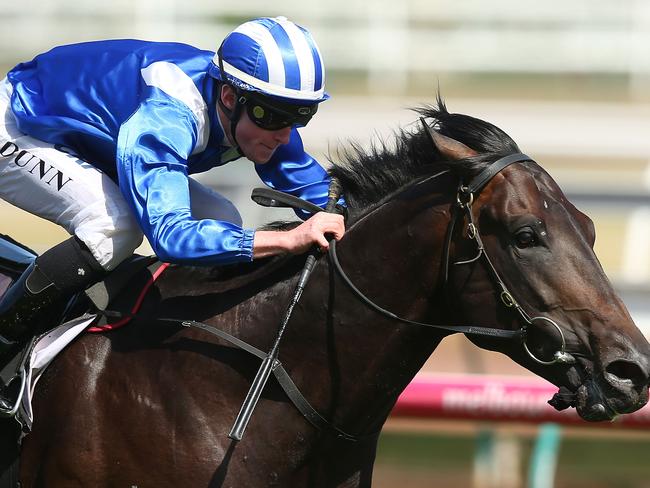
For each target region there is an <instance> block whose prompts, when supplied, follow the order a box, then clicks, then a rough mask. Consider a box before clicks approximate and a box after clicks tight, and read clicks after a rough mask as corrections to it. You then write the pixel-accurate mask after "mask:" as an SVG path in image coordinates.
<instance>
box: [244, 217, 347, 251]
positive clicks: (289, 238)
mask: <svg viewBox="0 0 650 488" xmlns="http://www.w3.org/2000/svg"><path fill="white" fill-rule="evenodd" d="M344 233H345V224H344V221H343V216H342V215H339V214H333V213H328V212H319V213H317V214H314V215H313V216H312V217H310V218H309V219H308V220H306V221H305V222H303V223H302V224H300V225H299V226H298V227H295V228H293V229H291V230H288V231H257V232H256V233H255V240H254V242H253V258H261V257H266V256H273V255H275V254H281V253H285V252H290V253H292V254H301V253H303V252H306V251H307V250H309V249H310V248H311V247H312V246H313V245H317V246H318V247H319V249H320V250H321V251H326V250H327V249H328V248H329V242H328V237H330V236H331V237H333V238H334V239H336V240H337V241H338V240H339V239H341V237H343V234H344ZM326 234H329V235H328V237H326Z"/></svg>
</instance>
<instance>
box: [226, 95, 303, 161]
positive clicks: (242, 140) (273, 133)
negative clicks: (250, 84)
mask: <svg viewBox="0 0 650 488" xmlns="http://www.w3.org/2000/svg"><path fill="white" fill-rule="evenodd" d="M235 96H236V95H235V92H234V90H233V89H232V88H231V87H230V86H228V85H224V86H223V88H222V92H221V99H222V101H223V103H224V105H225V106H226V107H227V108H228V109H229V110H233V109H234V107H235V103H236V102H235ZM217 109H218V110H219V115H220V119H221V123H222V125H223V127H224V129H225V132H226V136H227V137H228V140H229V141H230V143H231V144H234V143H235V141H233V140H232V134H231V131H230V120H228V117H225V116H222V112H221V109H220V108H219V107H217ZM236 131H237V142H238V143H239V149H240V150H241V152H242V154H243V155H244V156H246V158H248V159H250V160H251V161H253V162H254V163H257V164H264V163H267V162H268V161H269V159H271V156H273V153H274V152H275V150H276V149H277V148H278V147H279V146H281V145H282V144H287V143H288V142H289V138H290V136H291V127H284V128H282V129H278V130H266V129H262V128H260V127H258V126H257V125H256V124H255V123H254V122H253V121H252V120H251V119H250V117H249V115H248V113H247V111H246V110H242V113H241V116H240V118H239V122H238V123H237V128H236Z"/></svg>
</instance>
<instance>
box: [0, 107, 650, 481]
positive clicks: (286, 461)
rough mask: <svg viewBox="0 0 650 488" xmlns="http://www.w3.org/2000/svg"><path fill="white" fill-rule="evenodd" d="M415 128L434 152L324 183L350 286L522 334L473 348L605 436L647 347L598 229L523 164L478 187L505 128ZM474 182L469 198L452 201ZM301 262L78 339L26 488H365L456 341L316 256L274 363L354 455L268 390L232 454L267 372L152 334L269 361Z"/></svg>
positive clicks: (505, 152) (172, 280) (340, 173)
mask: <svg viewBox="0 0 650 488" xmlns="http://www.w3.org/2000/svg"><path fill="white" fill-rule="evenodd" d="M421 115H423V117H424V118H425V120H426V121H427V123H428V124H429V125H430V126H432V127H433V128H434V129H435V130H434V131H433V132H432V133H431V132H430V130H429V128H428V127H427V128H424V127H423V128H422V129H419V130H412V131H401V132H400V133H399V134H397V136H396V141H395V144H392V145H390V146H388V145H386V146H383V145H378V146H376V147H374V148H373V149H371V150H369V151H364V150H362V149H352V150H350V152H349V154H348V155H347V157H346V158H345V159H346V161H345V162H344V163H341V164H337V165H335V167H334V168H333V169H332V173H333V174H334V175H335V176H336V177H337V178H338V179H339V180H340V181H341V183H342V186H343V191H344V195H345V198H346V200H347V204H348V209H349V218H348V230H347V233H346V235H345V236H344V237H343V239H342V240H341V241H340V242H339V243H338V244H337V246H336V248H337V253H338V259H339V261H340V266H341V268H342V269H343V270H344V272H345V273H346V275H347V277H348V279H349V280H350V281H351V282H352V283H353V284H354V285H355V286H356V287H357V288H358V289H359V290H360V292H361V293H362V294H363V295H364V296H365V297H367V298H368V299H370V300H371V301H372V302H373V303H375V304H376V305H377V306H378V307H381V308H384V309H387V310H390V311H391V312H392V313H394V314H395V315H396V316H399V317H402V318H404V319H408V320H412V321H418V322H426V323H433V324H441V325H446V326H452V327H455V326H462V325H469V326H472V327H489V328H496V329H500V330H504V331H518V330H520V329H521V327H522V325H523V324H522V323H527V325H528V327H527V334H526V336H525V337H522V338H521V339H514V338H511V339H507V338H502V337H491V336H480V335H478V336H476V335H470V337H471V338H472V340H473V341H474V342H475V343H476V344H477V345H478V346H480V347H484V348H488V349H491V350H496V351H500V352H502V353H504V354H507V355H508V356H509V357H511V358H512V359H513V360H514V361H516V362H517V363H519V364H521V365H523V366H524V367H526V368H528V369H529V370H531V371H533V372H534V373H536V374H538V375H540V376H543V377H544V378H546V379H548V380H549V381H551V382H553V383H554V384H555V385H557V386H558V387H559V389H560V390H559V393H558V394H557V395H556V396H555V397H554V398H553V404H554V406H556V408H567V407H569V406H574V407H575V408H576V409H577V410H578V413H579V414H580V415H581V416H582V417H583V418H585V419H586V420H592V421H597V420H608V419H612V418H614V417H615V416H617V415H619V414H624V413H628V412H632V411H634V410H637V409H638V408H640V407H642V406H643V405H644V404H645V403H646V401H647V398H648V386H647V385H648V374H649V358H650V346H649V344H648V342H647V341H646V339H645V338H644V337H643V335H642V334H641V333H640V332H639V330H638V329H637V328H636V327H635V325H634V323H633V322H632V320H631V318H630V316H629V314H628V312H627V310H626V308H625V306H624V305H623V303H622V302H621V300H620V299H619V298H618V297H617V295H616V293H615V292H614V290H613V289H612V286H611V284H610V283H609V281H608V279H607V278H606V276H605V274H604V272H603V270H602V268H601V266H600V264H599V262H598V260H597V258H596V256H595V255H594V253H593V250H592V247H593V243H594V239H595V236H594V228H593V225H592V223H591V221H590V220H589V218H588V217H587V216H585V215H584V214H582V213H581V212H579V211H578V210H577V209H576V208H575V207H574V206H573V205H572V204H571V203H570V202H569V201H568V200H567V199H566V197H565V196H564V194H563V193H562V191H561V190H560V188H558V186H557V184H556V183H555V182H554V181H553V179H552V178H551V177H550V176H549V175H548V174H547V173H546V172H545V171H544V170H543V169H542V168H541V167H540V166H538V165H537V164H536V163H535V162H533V161H531V160H529V159H523V160H518V161H517V162H515V163H514V164H509V165H507V166H505V167H502V168H499V170H498V171H494V173H493V174H489V173H485V172H484V171H485V170H486V168H493V167H494V166H493V164H494V163H495V161H497V160H499V161H502V160H503V157H508V156H509V155H511V154H515V153H519V152H520V151H519V148H518V147H517V145H516V144H515V143H514V142H513V141H512V140H511V139H510V137H508V136H507V135H506V134H505V133H504V132H503V131H501V130H500V129H498V128H497V127H495V126H493V125H491V124H489V123H487V122H484V121H481V120H477V119H475V118H472V117H469V116H466V115H460V114H450V113H448V112H447V110H446V108H445V107H444V105H443V104H442V102H439V103H438V106H437V107H427V108H424V109H422V110H421ZM488 171H490V170H488ZM479 174H480V175H483V176H481V179H483V180H485V181H482V185H481V186H480V188H478V187H477V191H476V192H474V193H471V195H470V194H469V193H468V192H467V191H465V190H467V188H466V187H462V186H461V189H460V191H459V181H463V182H464V184H467V182H471V181H475V179H474V178H475V177H476V176H477V175H479ZM485 175H487V177H485V178H484V176H485ZM463 188H464V189H463ZM459 209H460V210H459ZM452 220H453V221H454V222H455V225H454V226H452V225H451V222H452ZM477 235H478V236H480V238H479V239H477V238H476V236H477ZM304 261H305V257H304V256H293V257H285V258H279V259H275V260H272V261H271V262H267V263H263V264H262V265H260V264H257V265H254V266H253V265H251V266H249V267H245V269H244V271H245V272H244V273H243V274H238V272H239V271H241V270H240V269H239V268H233V269H229V268H227V269H207V268H194V267H186V266H173V267H171V268H170V269H169V270H168V271H166V273H165V274H163V275H162V277H161V278H160V280H159V281H158V282H157V283H156V284H155V286H154V288H153V289H152V291H151V292H150V293H149V294H148V295H147V298H146V300H145V302H144V305H143V309H142V311H141V312H140V316H139V318H138V320H137V321H136V322H135V323H133V324H132V325H130V326H127V327H125V328H122V329H120V330H117V331H114V332H111V333H107V334H102V335H97V334H87V335H84V336H82V337H80V338H79V339H77V340H76V341H75V342H74V343H73V344H71V345H70V346H69V347H68V349H66V350H65V351H64V353H63V354H62V355H61V356H60V357H59V358H57V360H56V361H55V362H54V363H53V364H52V365H51V366H50V368H49V369H48V371H47V372H46V374H45V376H44V377H43V379H42V380H41V383H40V384H39V388H38V390H37V393H36V396H35V399H34V411H35V423H34V425H33V431H32V432H31V433H30V434H29V435H28V436H27V437H26V438H25V439H24V440H23V444H22V448H21V452H20V479H21V483H22V484H21V486H22V487H23V488H28V487H35V486H52V487H71V486H83V487H91V486H92V487H104V486H106V487H112V486H116V487H118V486H119V487H133V486H137V487H149V486H151V487H157V488H161V487H208V486H210V487H221V486H223V487H267V486H278V487H367V486H370V485H371V479H372V467H373V461H374V457H375V450H376V444H377V436H378V434H377V433H378V432H379V430H380V429H381V427H382V425H383V424H384V422H385V420H386V418H387V416H388V415H389V413H390V411H391V408H392V406H393V405H394V403H395V401H396V400H397V397H398V395H399V394H400V392H401V391H402V390H403V389H404V388H405V387H406V385H407V384H408V383H409V381H410V380H411V379H412V378H413V376H414V375H415V374H416V373H417V371H418V370H419V369H420V367H421V366H422V365H423V363H424V362H425V361H426V359H427V358H428V357H429V356H430V355H431V353H432V352H433V351H434V350H435V348H436V346H437V345H438V344H439V343H440V341H441V340H442V339H443V338H444V337H445V336H446V335H447V334H449V333H450V332H449V331H447V330H442V329H436V328H430V327H423V326H416V325H412V324H405V323H403V322H400V321H397V320H395V319H394V318H391V317H390V316H387V315H385V314H382V313H380V312H378V310H377V309H376V308H373V307H372V306H369V305H368V304H367V303H364V302H362V299H361V298H360V297H359V296H358V295H357V294H355V293H354V292H353V291H352V289H351V288H350V287H349V286H347V285H346V284H345V283H344V280H343V278H342V277H341V275H340V274H339V273H337V272H336V270H335V269H334V268H333V267H332V266H331V265H330V260H328V258H327V256H324V255H323V256H321V257H320V258H319V260H318V262H317V264H316V267H315V269H314V272H313V275H312V277H311V280H310V282H309V284H308V286H307V288H306V290H305V292H304V294H303V296H302V298H301V300H300V302H299V303H298V305H297V307H296V309H295V311H294V314H293V316H292V318H291V320H290V322H289V325H288V328H287V331H286V334H285V337H284V339H283V342H282V345H281V347H280V356H279V359H280V361H281V362H282V364H283V365H284V367H285V368H286V370H287V371H288V373H289V374H290V376H291V377H292V379H293V381H294V382H295V384H296V385H298V387H299V388H300V390H301V391H302V394H303V395H304V396H305V397H306V398H307V399H308V400H309V402H311V404H312V405H313V406H314V408H315V409H316V410H317V411H318V412H320V413H321V415H322V416H323V417H325V418H327V419H328V420H329V421H330V422H331V423H332V424H333V425H335V426H336V427H337V428H339V429H341V430H343V431H345V432H348V433H351V434H354V435H356V436H359V437H360V439H359V440H358V441H356V442H353V441H350V440H346V439H342V438H340V437H337V436H334V435H332V434H331V433H330V432H327V431H319V430H317V429H315V428H314V427H313V426H312V425H311V424H310V423H308V422H307V421H306V420H305V418H304V417H303V416H302V415H301V414H300V413H299V412H298V410H297V409H296V408H295V407H294V406H293V404H292V403H291V402H290V401H289V400H288V399H287V396H286V395H285V394H284V392H283V390H282V389H281V388H280V386H279V385H278V383H276V382H275V381H271V382H269V383H268V385H267V387H266V389H265V390H264V393H263V395H262V398H261V400H260V402H259V404H258V405H257V408H256V410H255V412H254V415H253V417H252V420H251V423H250V425H249V426H248V429H247V431H246V435H245V436H244V438H243V440H242V441H241V442H239V443H235V442H234V441H231V440H230V439H228V432H229V429H230V427H231V425H232V422H233V419H234V418H235V416H236V414H237V412H238V410H239V407H240V405H241V403H242V400H243V398H244V396H245V395H246V392H247V391H248V388H249V386H250V384H251V380H252V378H253V376H254V375H255V372H256V370H257V368H258V366H259V359H257V358H255V357H253V356H251V355H249V354H247V353H246V352H243V351H242V350H241V349H238V348H236V347H233V346H232V344H230V343H228V342H224V341H221V340H219V339H218V338H215V337H214V336H213V335H210V334H208V333H206V332H205V331H201V330H195V329H192V328H183V327H180V326H177V325H169V323H165V324H163V323H161V322H160V321H158V320H157V318H159V317H165V318H178V319H183V320H195V321H200V322H204V323H207V324H210V325H212V326H214V327H217V328H220V329H222V330H225V331H227V332H229V333H231V334H233V335H235V336H237V337H239V338H241V339H243V340H245V341H247V342H249V343H250V344H252V345H253V346H255V347H257V348H259V349H261V350H264V351H266V350H268V349H269V348H270V346H271V344H272V343H273V340H274V337H275V335H276V332H277V329H278V325H279V323H280V320H281V317H282V314H283V312H284V310H285V308H286V305H287V303H288V301H289V300H290V297H291V295H292V291H293V288H294V286H295V282H296V279H297V275H298V272H299V271H300V269H301V266H302V264H303V263H304ZM508 291H509V292H510V293H508ZM470 332H471V331H470ZM5 430H6V426H5ZM4 438H5V439H6V438H8V436H7V435H5V436H4ZM3 442H4V444H3V445H2V448H3V449H6V450H8V449H10V442H8V441H6V440H5V441H3ZM5 462H7V461H6V460H5Z"/></svg>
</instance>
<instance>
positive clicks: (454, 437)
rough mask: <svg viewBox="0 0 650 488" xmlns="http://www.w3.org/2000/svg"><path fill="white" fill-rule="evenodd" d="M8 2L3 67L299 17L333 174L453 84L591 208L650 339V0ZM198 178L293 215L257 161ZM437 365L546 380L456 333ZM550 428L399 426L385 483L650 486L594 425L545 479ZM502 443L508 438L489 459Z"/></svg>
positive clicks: (38, 238) (389, 448) (248, 221)
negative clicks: (94, 43) (349, 152)
mask: <svg viewBox="0 0 650 488" xmlns="http://www.w3.org/2000/svg"><path fill="white" fill-rule="evenodd" d="M2 11H3V22H2V29H0V68H1V70H2V72H6V71H7V70H8V69H10V68H11V67H12V66H14V65H15V64H16V63H18V62H21V61H24V60H29V59H31V58H32V57H33V56H34V55H36V54H38V53H39V52H42V51H45V50H48V49H49V48H51V47H53V46H54V45H58V44H65V43H73V42H79V41H86V40H93V39H105V38H122V37H128V38H144V39H151V40H165V41H180V42H185V43H189V44H193V45H195V46H197V47H200V48H203V49H209V50H216V48H217V47H218V45H219V43H220V42H221V39H222V38H223V37H224V36H225V35H226V34H227V33H228V32H230V31H231V30H232V29H233V28H234V27H235V26H237V25H238V24H240V23H241V22H244V21H245V20H248V19H250V18H254V17H259V16H275V15H284V16H287V17H289V18H290V19H291V20H293V21H294V22H296V23H299V24H301V25H304V26H305V27H307V28H309V29H310V30H311V32H312V34H313V35H314V37H315V39H316V41H317V43H318V44H319V46H320V49H321V51H322V53H323V57H324V59H325V64H326V68H327V83H326V86H327V90H328V92H329V93H330V94H331V95H332V99H331V100H329V101H328V102H326V103H325V104H323V105H322V107H321V109H320V110H319V113H318V116H317V117H316V118H315V119H314V120H313V121H312V122H311V123H310V125H309V127H308V128H306V129H303V130H302V135H303V138H304V140H305V145H306V147H307V149H308V151H309V152H310V153H312V154H313V155H315V156H316V157H317V158H319V160H320V161H321V162H322V163H323V165H325V166H326V165H327V164H328V158H333V159H335V158H336V154H337V151H338V150H339V149H341V148H344V147H345V146H346V145H347V144H348V143H349V141H350V140H355V141H357V142H358V143H360V144H362V145H368V144H370V143H371V141H372V140H373V138H388V137H390V136H391V133H392V131H394V130H395V129H396V128H398V127H405V126H408V125H409V124H412V123H414V121H415V120H416V118H415V115H414V113H413V112H412V111H410V108H411V107H415V106H419V105H421V104H425V103H433V102H434V101H435V97H436V93H437V91H440V93H441V94H442V96H443V97H444V99H445V100H446V103H447V106H448V108H449V110H450V111H452V112H463V113H467V114H471V115H473V116H476V117H479V118H483V119H485V120H488V121H490V122H492V123H494V124H496V125H497V126H499V127H501V128H502V129H503V130H505V131H506V132H507V133H509V134H510V135H511V136H512V137H513V139H514V140H515V141H517V143H518V144H519V146H520V148H521V149H522V151H524V152H526V153H527V154H529V155H531V156H532V157H534V158H535V159H536V160H537V161H538V162H539V163H540V164H541V165H542V166H544V167H545V168H546V169H547V170H548V171H549V173H550V174H551V175H552V176H553V177H554V178H555V179H556V180H557V181H558V183H559V184H560V186H561V187H562V188H563V189H564V191H565V193H566V194H567V195H568V196H569V198H570V199H571V200H572V201H573V202H574V203H575V204H576V206H578V208H580V209H581V210H583V211H584V212H586V213H587V214H588V215H589V216H591V217H592V219H593V220H594V222H595V225H596V229H597V241H596V251H597V254H598V255H599V257H600V259H601V262H602V264H603V266H604V268H605V270H606V272H607V273H608V275H609V276H610V278H611V279H612V281H613V283H614V285H615V287H616V288H617V289H618V291H619V292H620V293H621V295H622V296H623V298H624V300H625V302H626V303H627V305H628V307H629V308H630V312H631V314H632V316H633V317H634V318H635V320H636V322H637V324H638V325H639V327H641V328H642V329H643V330H644V332H645V333H646V335H650V299H649V298H650V293H649V292H650V53H649V51H648V46H650V2H648V1H647V0H572V1H570V2H567V1H566V0H546V1H544V2H532V1H522V0H492V1H490V2H485V1H482V0H463V1H458V0H401V1H396V0H393V1H387V0H365V1H363V2H352V1H349V0H347V1H344V0H329V1H328V2H307V1H304V0H302V1H292V0H275V1H274V2H268V1H262V0H247V1H246V2H241V3H240V2H215V1H213V0H210V1H208V0H183V1H181V0H155V1H154V0H112V1H110V2H107V1H100V0H82V1H81V2H80V1H79V0H22V1H20V2H14V1H9V0H2ZM199 178H200V179H201V180H202V181H204V182H205V183H207V184H210V185H212V186H214V187H215V188H217V189H218V190H219V191H221V192H223V193H224V194H226V195H227V196H229V197H230V198H231V199H233V200H234V201H235V202H236V204H237V205H238V207H239V208H240V211H241V212H242V216H243V217H244V222H245V225H246V226H247V227H255V226H258V225H260V224H262V223H264V222H266V221H271V220H277V219H279V218H284V217H285V216H287V215H288V214H283V213H282V212H278V211H271V210H268V209H262V208H261V207H256V206H255V205H254V204H253V203H252V202H251V201H250V199H249V195H250V190H251V188H252V187H254V186H258V185H259V182H258V181H257V177H256V176H255V175H254V172H253V170H252V165H251V163H249V162H248V161H245V160H240V161H237V162H233V163H231V164H229V165H227V166H226V167H223V168H220V169H218V170H213V171H211V172H209V173H207V174H204V175H202V176H200V177H199ZM0 233H5V234H10V235H11V236H13V237H14V238H16V239H18V240H19V241H21V242H23V243H24V244H26V245H28V246H31V247H32V248H34V249H36V250H37V251H43V250H45V249H47V248H48V247H50V246H51V245H53V244H55V243H57V242H59V241H61V240H63V239H64V238H65V237H66V236H65V234H64V233H63V231H61V230H60V229H58V228H57V227H56V226H54V225H51V224H47V223H43V222H41V221H39V220H38V219H35V218H33V217H31V216H29V215H27V214H25V213H23V212H21V211H18V210H17V209H15V208H13V207H10V206H9V205H7V204H5V203H3V202H0ZM141 251H142V252H144V253H147V252H149V251H148V250H147V248H146V246H145V247H143V248H142V249H141ZM425 370H426V371H427V372H436V373H447V374H449V373H453V374H472V375H473V374H492V375H494V374H497V375H517V376H527V375H530V374H529V373H528V372H526V371H524V370H522V369H521V368H518V367H517V366H516V365H513V364H512V363H511V362H510V361H509V360H507V359H506V358H502V357H500V356H498V355H495V354H492V353H487V352H484V351H479V350H478V349H477V348H476V347H474V346H472V345H471V344H469V342H468V341H467V340H465V339H464V338H463V337H451V338H449V339H447V340H446V341H445V343H444V344H443V345H442V346H441V347H440V348H439V349H438V350H437V351H436V353H435V354H434V356H433V357H432V358H431V360H430V361H429V362H428V363H427V365H426V367H425ZM537 432H538V427H537V426H536V425H534V424H525V425H520V424H513V423H494V424H493V423H486V422H478V423H477V422H474V421H445V422H439V421H435V420H433V421H432V420H427V421H424V420H408V419H406V420H405V419H399V420H397V419H394V420H391V421H390V422H389V424H388V425H387V428H386V429H385V433H384V434H383V436H382V440H381V444H380V450H379V454H378V462H377V468H376V475H375V486H378V487H391V486H400V487H401V488H405V487H408V486H413V487H425V486H437V487H445V486H454V487H458V486H486V487H487V486H490V487H491V486H500V487H517V486H526V485H527V486H553V480H554V483H555V484H554V486H558V487H582V486H585V487H587V486H589V487H635V488H636V487H649V486H650V467H648V465H647V462H646V461H645V456H644V455H643V454H644V453H647V452H648V449H650V436H648V434H647V432H646V431H644V430H643V429H636V430H626V431H625V432H622V431H621V432H619V431H617V430H616V429H595V428H583V427H580V428H567V429H563V430H562V442H561V444H560V446H559V447H558V449H557V452H556V454H557V456H556V465H553V466H551V467H550V468H549V472H550V473H551V476H550V480H551V481H550V483H551V484H548V485H533V482H532V481H530V479H529V478H527V474H526V473H527V472H528V471H529V470H530V466H529V459H530V458H531V456H530V454H531V452H532V451H533V450H534V443H535V440H536V439H537ZM486 438H488V439H492V440H491V441H489V442H488V443H487V444H490V442H492V443H493V444H494V446H497V447H494V448H491V450H490V453H491V454H490V455H489V456H487V457H486V456H485V455H484V454H485V451H484V449H485V445H487V444H486V442H485V439H486ZM495 439H496V441H495ZM499 446H500V447H499ZM481 453H483V455H482V454H481ZM481 456H483V457H482V458H481ZM481 459H483V461H481ZM485 459H487V460H488V461H487V465H488V466H492V468H486V467H485V466H486V465H485ZM504 460H505V461H504ZM481 462H483V464H481ZM490 469H492V473H491V474H490V473H488V471H489V470H490ZM486 470H487V471H486Z"/></svg>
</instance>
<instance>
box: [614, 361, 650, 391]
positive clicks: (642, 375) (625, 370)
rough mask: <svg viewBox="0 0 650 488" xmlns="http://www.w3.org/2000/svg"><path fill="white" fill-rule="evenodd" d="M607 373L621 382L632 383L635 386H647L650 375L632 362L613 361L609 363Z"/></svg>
mask: <svg viewBox="0 0 650 488" xmlns="http://www.w3.org/2000/svg"><path fill="white" fill-rule="evenodd" d="M605 371H607V373H609V374H611V375H613V376H615V377H616V378H618V379H619V380H628V381H631V382H632V383H633V384H634V385H645V384H647V383H648V375H647V374H646V372H645V370H644V369H643V368H642V367H641V366H639V365H638V364H636V363H634V362H631V361H625V360H618V361H613V362H611V363H609V365H608V366H607V368H605Z"/></svg>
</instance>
